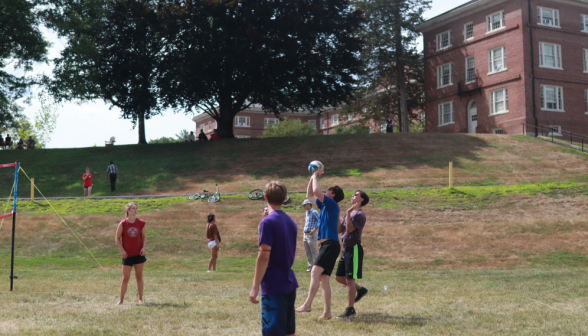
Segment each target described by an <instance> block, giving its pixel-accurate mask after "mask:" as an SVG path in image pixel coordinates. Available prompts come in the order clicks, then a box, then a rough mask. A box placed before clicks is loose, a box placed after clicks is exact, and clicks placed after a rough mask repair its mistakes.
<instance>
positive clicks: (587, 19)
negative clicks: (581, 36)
mask: <svg viewBox="0 0 588 336" xmlns="http://www.w3.org/2000/svg"><path fill="white" fill-rule="evenodd" d="M581 16H582V31H583V32H586V33H588V15H581Z"/></svg>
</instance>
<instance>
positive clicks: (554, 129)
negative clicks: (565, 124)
mask: <svg viewBox="0 0 588 336" xmlns="http://www.w3.org/2000/svg"><path fill="white" fill-rule="evenodd" d="M548 129H549V133H548V134H547V136H552V135H553V136H556V137H560V136H563V135H562V134H561V125H549V126H548Z"/></svg>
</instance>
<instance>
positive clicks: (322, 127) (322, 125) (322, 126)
mask: <svg viewBox="0 0 588 336" xmlns="http://www.w3.org/2000/svg"><path fill="white" fill-rule="evenodd" d="M321 129H325V119H321Z"/></svg>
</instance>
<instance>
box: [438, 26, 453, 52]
mask: <svg viewBox="0 0 588 336" xmlns="http://www.w3.org/2000/svg"><path fill="white" fill-rule="evenodd" d="M449 47H451V30H448V31H446V32H443V33H441V34H437V50H441V49H445V48H449Z"/></svg>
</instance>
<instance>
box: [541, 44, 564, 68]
mask: <svg viewBox="0 0 588 336" xmlns="http://www.w3.org/2000/svg"><path fill="white" fill-rule="evenodd" d="M539 66H541V67H545V68H555V69H561V68H562V65H561V46H560V45H559V44H552V43H545V42H540V43H539Z"/></svg>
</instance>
